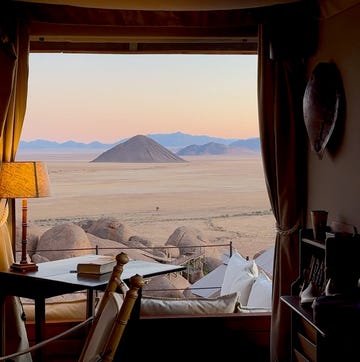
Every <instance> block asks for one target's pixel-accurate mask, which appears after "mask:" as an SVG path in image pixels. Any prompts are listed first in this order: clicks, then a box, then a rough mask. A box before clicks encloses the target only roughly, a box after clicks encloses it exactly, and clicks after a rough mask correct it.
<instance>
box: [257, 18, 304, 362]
mask: <svg viewBox="0 0 360 362" xmlns="http://www.w3.org/2000/svg"><path fill="white" fill-rule="evenodd" d="M283 32H287V30H286V29H283ZM273 34H274V33H273V31H272V29H271V26H270V25H261V26H260V28H259V54H258V57H259V58H258V59H259V60H258V62H259V63H258V104H259V106H258V107H259V128H260V140H261V152H262V157H263V165H264V173H265V181H266V187H267V191H268V194H269V199H270V203H271V207H272V211H273V213H274V216H275V220H276V224H277V225H276V226H277V233H276V239H275V254H274V268H273V309H272V322H271V323H272V325H271V361H279V362H280V361H281V362H288V361H290V360H291V354H290V353H291V350H290V347H291V344H290V310H289V308H288V307H286V306H285V305H284V304H283V303H281V302H280V296H281V295H290V294H291V284H292V282H294V281H295V279H296V278H297V277H298V272H299V235H298V234H299V233H298V231H299V228H300V226H301V225H302V222H303V210H304V207H305V205H304V203H303V200H304V199H305V180H306V163H305V161H306V138H305V137H306V134H305V129H304V122H303V116H302V97H303V90H304V89H305V66H304V62H303V60H302V59H301V58H299V57H297V56H294V55H292V56H289V57H284V53H283V48H282V49H281V57H280V58H272V56H273V55H274V54H275V53H276V52H275V53H274V50H275V51H276V49H273V48H272V46H273V45H274V39H273V38H272V37H273ZM276 34H277V35H278V34H279V33H278V32H276ZM286 36H287V37H288V34H287V35H286ZM275 40H276V41H275V43H277V41H278V40H279V39H275Z"/></svg>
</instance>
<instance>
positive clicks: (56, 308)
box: [21, 293, 87, 321]
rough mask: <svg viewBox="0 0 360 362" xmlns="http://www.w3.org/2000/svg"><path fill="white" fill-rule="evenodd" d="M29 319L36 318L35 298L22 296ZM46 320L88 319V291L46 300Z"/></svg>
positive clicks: (27, 318)
mask: <svg viewBox="0 0 360 362" xmlns="http://www.w3.org/2000/svg"><path fill="white" fill-rule="evenodd" d="M21 303H22V305H23V308H24V312H25V315H26V320H27V321H34V320H35V304H34V300H32V299H27V298H21ZM45 303H46V304H45V318H46V321H74V320H75V321H79V320H85V319H86V303H87V296H86V293H71V294H64V295H61V296H57V297H52V298H47V299H46V300H45Z"/></svg>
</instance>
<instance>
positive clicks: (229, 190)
mask: <svg viewBox="0 0 360 362" xmlns="http://www.w3.org/2000/svg"><path fill="white" fill-rule="evenodd" d="M93 158H94V154H91V153H89V154H81V155H77V156H76V157H74V155H71V154H63V155H54V154H25V155H21V157H20V159H31V160H35V159H41V160H44V161H46V163H47V167H48V171H49V177H50V182H51V196H50V197H47V198H41V199H29V200H28V222H29V223H30V222H33V223H36V224H38V225H39V226H41V227H42V228H43V229H44V230H46V229H47V228H49V227H51V226H54V225H56V224H59V223H64V222H77V221H80V220H84V219H98V218H100V217H103V216H112V217H116V218H118V219H119V220H120V221H121V222H123V223H124V224H126V225H128V226H129V227H130V228H131V229H132V230H133V231H134V235H139V236H143V237H145V238H148V239H149V240H151V241H152V242H153V243H154V244H155V245H163V244H164V243H165V242H166V241H167V239H168V237H169V236H170V235H171V234H172V232H173V231H174V230H175V229H176V228H177V227H179V226H191V227H194V228H197V229H199V230H200V231H202V233H203V235H205V237H206V238H208V240H209V243H213V244H228V243H229V242H230V241H232V242H233V245H234V246H235V247H236V249H237V250H238V251H239V252H240V253H242V254H243V255H249V256H250V257H252V256H253V255H254V254H255V253H257V252H259V251H261V250H263V249H267V248H268V247H269V246H271V245H273V243H274V237H275V222H274V218H273V215H272V213H271V211H270V204H269V200H268V196H267V192H266V189H265V182H264V177H263V168H262V163H261V159H260V158H236V157H229V156H227V157H219V156H217V157H187V158H186V160H187V161H189V162H187V163H167V164H151V163H149V164H136V163H92V162H89V161H90V160H92V159H93ZM20 206H21V203H20V201H19V202H18V204H17V207H18V208H19V207H20ZM17 215H21V213H20V212H17ZM19 222H20V220H19ZM220 249H221V248H220Z"/></svg>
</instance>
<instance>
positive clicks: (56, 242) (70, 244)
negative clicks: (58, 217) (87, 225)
mask: <svg viewBox="0 0 360 362" xmlns="http://www.w3.org/2000/svg"><path fill="white" fill-rule="evenodd" d="M36 252H37V254H39V255H41V256H42V257H44V258H47V259H48V260H57V259H66V258H71V257H74V256H80V255H86V254H93V253H94V249H93V246H92V245H91V243H90V241H89V239H88V237H87V235H86V232H85V231H84V230H83V229H82V228H81V227H80V226H78V225H76V224H72V223H68V224H59V225H56V226H54V227H52V228H50V229H49V230H47V231H45V232H44V233H43V234H42V235H41V237H40V239H39V242H38V245H37V251H36Z"/></svg>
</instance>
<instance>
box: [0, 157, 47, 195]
mask: <svg viewBox="0 0 360 362" xmlns="http://www.w3.org/2000/svg"><path fill="white" fill-rule="evenodd" d="M49 195H50V182H49V176H48V172H47V167H46V165H45V163H44V162H3V163H2V164H1V166H0V198H9V199H16V198H33V197H45V196H49Z"/></svg>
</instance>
